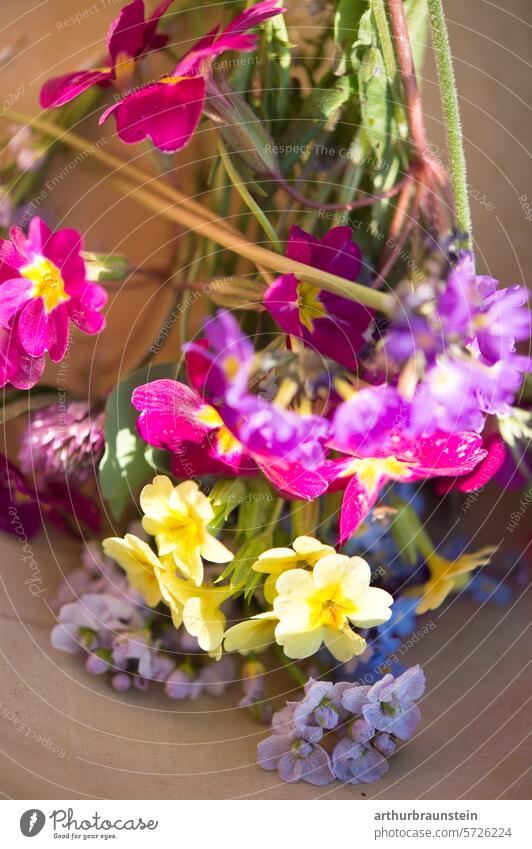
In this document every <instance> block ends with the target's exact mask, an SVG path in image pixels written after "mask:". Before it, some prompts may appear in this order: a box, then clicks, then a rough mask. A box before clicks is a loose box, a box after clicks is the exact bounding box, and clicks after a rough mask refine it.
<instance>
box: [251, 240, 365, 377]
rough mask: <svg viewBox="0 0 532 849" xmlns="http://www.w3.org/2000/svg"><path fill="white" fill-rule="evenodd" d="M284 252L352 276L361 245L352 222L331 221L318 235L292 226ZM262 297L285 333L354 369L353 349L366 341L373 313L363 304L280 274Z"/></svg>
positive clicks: (341, 275) (358, 268)
mask: <svg viewBox="0 0 532 849" xmlns="http://www.w3.org/2000/svg"><path fill="white" fill-rule="evenodd" d="M286 256H287V257H289V258H290V259H293V260H295V261H297V262H303V263H305V264H306V265H311V266H313V267H314V268H319V269H321V270H322V271H328V272H330V273H332V274H337V275H338V276H340V277H344V278H346V279H347V280H353V281H355V280H356V278H357V276H358V274H359V271H360V265H361V262H360V258H361V251H360V248H359V247H358V245H357V244H356V243H355V242H353V241H352V230H351V228H350V227H333V229H332V230H329V232H328V233H327V234H326V235H325V236H324V237H323V239H321V240H320V239H317V238H316V237H315V236H312V235H311V234H310V233H306V232H305V231H304V230H302V229H301V228H300V227H296V226H293V227H292V228H291V229H290V236H289V240H288V245H287V248H286ZM264 303H265V306H266V307H267V309H268V310H269V312H270V313H271V315H272V316H273V318H274V319H275V321H276V322H277V324H278V325H279V327H281V328H282V329H283V330H284V332H285V333H289V334H290V335H291V336H296V337H297V338H298V339H303V340H304V341H305V342H306V343H307V345H309V346H310V347H312V348H314V349H315V350H316V351H318V352H319V353H320V354H323V355H324V356H326V357H330V358H331V359H333V360H335V361H336V362H338V363H340V364H341V365H343V366H345V367H346V368H348V369H350V370H352V371H354V370H355V369H356V365H357V361H356V355H357V353H358V352H359V351H360V349H361V348H362V347H363V346H364V345H365V343H366V341H367V332H368V329H369V327H370V325H371V322H372V319H373V314H372V312H371V311H370V310H368V309H367V308H366V307H364V306H362V305H361V304H356V303H354V302H353V301H349V300H347V298H342V297H340V296H339V295H333V294H331V293H330V292H325V291H324V290H323V289H319V288H318V287H317V286H313V285H311V284H310V283H305V282H302V281H300V280H298V279H297V277H296V276H295V275H294V274H282V275H281V276H280V277H278V278H277V279H276V280H275V281H274V282H273V283H272V285H271V286H270V287H269V289H268V291H267V292H266V295H265V297H264Z"/></svg>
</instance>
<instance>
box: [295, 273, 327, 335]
mask: <svg viewBox="0 0 532 849" xmlns="http://www.w3.org/2000/svg"><path fill="white" fill-rule="evenodd" d="M320 291H321V290H320V289H319V288H318V286H313V285H312V284H311V283H303V282H300V283H298V284H297V306H298V309H299V320H300V322H301V324H302V325H303V326H304V327H306V328H307V330H308V331H309V332H310V333H312V332H313V330H314V323H313V322H314V321H315V319H317V318H323V317H324V316H326V315H327V313H326V311H325V307H324V306H323V304H322V302H321V301H320V299H319V295H320Z"/></svg>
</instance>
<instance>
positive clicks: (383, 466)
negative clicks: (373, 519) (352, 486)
mask: <svg viewBox="0 0 532 849" xmlns="http://www.w3.org/2000/svg"><path fill="white" fill-rule="evenodd" d="M409 474H410V467H409V465H408V463H405V462H403V461H402V460H397V459H396V457H367V458H364V459H360V460H353V462H352V463H350V464H349V466H348V468H347V469H345V471H344V472H342V477H350V476H351V475H356V476H357V478H358V479H359V481H360V482H361V483H362V484H363V486H364V488H365V489H366V491H367V492H369V493H373V492H375V489H376V487H377V486H378V483H379V480H380V479H381V478H382V477H389V478H393V479H394V480H398V479H399V480H400V479H401V478H406V477H408V476H409Z"/></svg>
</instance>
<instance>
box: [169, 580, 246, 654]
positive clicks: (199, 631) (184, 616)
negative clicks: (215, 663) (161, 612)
mask: <svg viewBox="0 0 532 849" xmlns="http://www.w3.org/2000/svg"><path fill="white" fill-rule="evenodd" d="M157 577H158V580H159V584H160V587H161V593H162V595H163V598H164V600H165V601H166V603H167V604H168V606H169V608H170V610H171V612H172V622H173V623H174V626H175V627H176V628H178V627H179V626H180V625H181V623H182V624H183V625H184V626H185V628H186V630H187V631H188V633H189V634H190V635H191V636H193V637H196V639H197V641H198V645H199V647H200V648H201V649H203V651H206V652H208V653H209V654H210V656H211V657H214V658H215V659H216V660H219V659H220V657H221V656H222V640H223V636H224V627H225V616H224V614H223V613H222V611H221V610H220V606H221V605H222V604H223V603H224V601H227V599H228V598H230V596H231V595H232V590H231V587H213V586H202V587H197V586H195V584H194V583H193V582H192V581H183V580H182V579H181V578H178V577H176V575H174V574H173V572H172V571H171V570H170V569H161V570H158V572H157Z"/></svg>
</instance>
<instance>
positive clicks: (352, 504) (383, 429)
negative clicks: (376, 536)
mask: <svg viewBox="0 0 532 849" xmlns="http://www.w3.org/2000/svg"><path fill="white" fill-rule="evenodd" d="M403 404H404V402H403V400H402V399H401V398H400V396H399V393H398V392H397V390H395V389H393V388H392V387H390V386H385V387H379V388H371V389H362V390H361V391H360V392H357V393H356V394H355V395H354V396H353V397H352V398H351V399H349V400H348V401H345V402H344V403H343V404H342V405H341V406H340V407H339V408H338V410H337V412H336V414H335V417H334V421H333V432H334V436H333V438H332V440H331V442H330V447H331V448H334V449H336V450H337V451H341V452H342V453H344V454H349V455H351V457H352V460H351V461H350V462H349V461H347V462H346V461H341V462H340V464H339V475H338V478H340V479H341V478H350V480H349V483H348V484H347V487H346V490H345V493H344V498H343V503H342V511H341V516H340V541H341V542H345V540H346V539H348V538H349V537H350V536H351V535H352V534H353V533H354V532H355V531H356V529H357V528H358V526H359V525H360V524H361V522H362V521H363V520H364V518H365V517H366V516H367V514H368V513H369V511H370V510H371V508H372V507H373V505H374V504H375V502H376V500H377V498H378V496H379V493H380V492H381V490H382V488H383V487H384V486H385V485H386V484H387V483H388V482H389V481H391V480H393V481H399V482H405V483H406V482H411V481H417V480H422V479H424V478H433V477H455V476H457V475H463V474H466V473H469V472H471V471H472V470H473V469H474V468H475V466H476V465H477V464H478V463H480V461H481V460H483V459H484V457H485V456H486V451H485V450H484V449H483V447H482V437H481V436H479V434H477V433H471V432H468V431H465V432H464V431H458V432H456V433H444V432H441V431H436V432H435V433H432V434H430V435H429V436H424V435H416V434H411V433H410V431H409V429H408V405H407V406H406V409H405V411H403V415H402V405H403ZM405 414H406V418H405ZM342 464H343V465H342ZM338 478H337V481H336V484H337V483H338Z"/></svg>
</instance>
